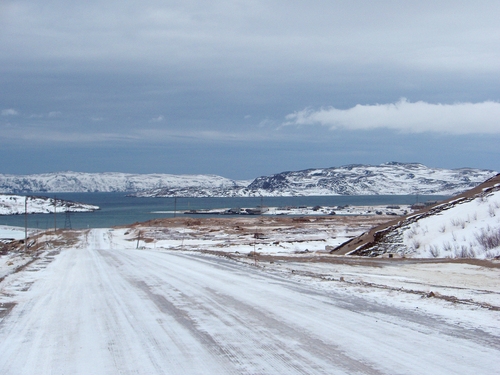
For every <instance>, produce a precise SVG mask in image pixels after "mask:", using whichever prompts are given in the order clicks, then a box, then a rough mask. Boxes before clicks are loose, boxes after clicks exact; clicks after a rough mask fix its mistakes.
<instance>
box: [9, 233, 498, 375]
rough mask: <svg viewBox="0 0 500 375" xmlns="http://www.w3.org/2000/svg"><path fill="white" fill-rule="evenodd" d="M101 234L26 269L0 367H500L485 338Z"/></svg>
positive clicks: (408, 370) (228, 370)
mask: <svg viewBox="0 0 500 375" xmlns="http://www.w3.org/2000/svg"><path fill="white" fill-rule="evenodd" d="M108 234H109V232H107V231H106V230H102V229H96V230H92V231H91V232H90V234H89V236H88V243H87V244H86V245H85V246H83V247H80V248H72V249H66V250H62V251H61V252H60V254H59V255H57V256H56V257H55V259H54V261H53V262H52V263H50V264H49V265H48V266H47V267H46V268H43V269H40V270H38V271H37V272H32V274H31V275H28V276H25V277H30V278H31V279H30V280H31V282H32V284H31V286H30V288H29V289H28V290H26V291H20V292H17V294H16V295H15V296H14V297H13V298H14V299H16V303H17V305H16V306H15V307H14V308H13V309H12V311H11V312H10V313H9V314H8V315H6V317H5V318H4V319H3V320H2V322H1V323H0V353H1V355H0V373H1V374H16V375H18V374H39V375H41V374H94V375H96V374H423V373H428V374H431V373H432V374H472V373H474V374H494V373H499V370H498V357H499V354H500V341H499V339H498V337H496V336H494V335H493V334H491V333H487V332H484V331H481V330H478V329H467V328H463V327H461V326H458V325H453V324H450V323H449V322H445V321H442V320H440V319H438V318H436V317H432V316H430V315H427V314H423V313H420V312H418V311H411V310H408V309H405V310H403V309H398V308H395V307H391V306H389V305H388V304H385V303H384V302H383V301H380V302H379V303H375V302H373V301H369V300H368V299H364V298H363V295H349V294H346V293H340V292H338V291H336V290H335V289H334V288H332V289H329V290H324V289H321V288H317V287H315V286H314V284H310V283H307V282H300V281H299V280H297V279H294V278H290V277H287V276H286V275H281V274H279V273H277V272H276V273H273V272H269V271H263V270H262V269H259V268H256V267H252V266H250V265H248V264H242V263H238V262H234V261H231V260H227V259H225V258H220V257H213V256H206V255H201V254H196V253H183V252H167V251H157V250H130V249H129V250H125V249H120V248H114V247H116V245H115V246H113V244H112V242H111V241H110V236H109V235H108ZM25 272H26V273H28V271H25ZM22 277H24V276H22V275H20V276H18V279H17V282H18V283H21V282H22ZM338 285H341V284H340V283H339V284H338ZM339 288H340V286H339Z"/></svg>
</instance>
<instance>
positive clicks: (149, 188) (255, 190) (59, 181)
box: [0, 162, 496, 197]
mask: <svg viewBox="0 0 500 375" xmlns="http://www.w3.org/2000/svg"><path fill="white" fill-rule="evenodd" d="M495 174H496V172H494V171H490V170H481V169H472V168H462V169H454V170H450V169H439V168H429V167H426V166H424V165H422V164H417V163H396V162H391V163H386V164H381V165H377V166H373V165H359V164H357V165H346V166H342V167H334V168H316V169H307V170H302V171H296V172H282V173H278V174H275V175H271V176H263V177H258V178H256V179H255V180H253V181H242V180H231V179H228V178H224V177H221V176H216V175H169V174H127V173H79V172H61V173H47V174H39V175H25V176H17V175H0V193H1V192H9V193H19V192H129V193H131V194H130V195H133V196H137V197H260V196H269V197H272V196H275V197H278V196H321V195H377V194H378V195H392V194H397V195H411V194H427V195H432V194H435V195H454V194H457V193H460V192H463V191H465V190H468V189H470V188H472V187H474V186H477V185H478V184H480V183H482V182H483V181H485V180H487V179H488V178H490V177H492V176H494V175H495Z"/></svg>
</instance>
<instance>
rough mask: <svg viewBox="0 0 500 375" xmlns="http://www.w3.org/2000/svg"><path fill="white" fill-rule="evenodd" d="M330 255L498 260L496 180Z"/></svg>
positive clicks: (499, 183) (499, 195)
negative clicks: (394, 255) (391, 255)
mask: <svg viewBox="0 0 500 375" xmlns="http://www.w3.org/2000/svg"><path fill="white" fill-rule="evenodd" d="M332 253H335V254H351V255H364V256H379V255H383V254H386V253H389V254H397V255H400V256H405V257H415V258H480V259H492V258H498V257H500V174H498V175H496V176H495V177H493V178H491V179H489V180H488V181H486V182H485V183H483V184H481V185H479V186H478V187H476V188H474V189H471V190H469V191H467V192H465V193H463V194H461V195H458V196H456V197H453V198H451V199H449V200H447V201H445V202H443V203H441V204H437V205H435V206H433V207H430V208H429V209H426V210H423V211H420V212H417V213H415V214H412V215H409V216H407V217H405V218H403V219H398V220H395V221H392V222H390V223H386V224H384V225H381V226H378V227H375V228H373V229H372V230H370V231H369V232H367V233H365V234H363V235H362V236H360V237H358V238H355V239H353V240H351V241H349V242H347V243H345V244H343V245H341V246H339V247H337V248H336V249H334V250H333V251H332Z"/></svg>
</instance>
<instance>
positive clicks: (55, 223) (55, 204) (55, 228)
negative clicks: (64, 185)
mask: <svg viewBox="0 0 500 375" xmlns="http://www.w3.org/2000/svg"><path fill="white" fill-rule="evenodd" d="M56 202H57V198H56V196H55V195H54V233H57V218H56V215H57V203H56Z"/></svg>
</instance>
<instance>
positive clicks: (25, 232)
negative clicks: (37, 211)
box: [24, 196, 28, 252]
mask: <svg viewBox="0 0 500 375" xmlns="http://www.w3.org/2000/svg"><path fill="white" fill-rule="evenodd" d="M24 251H25V252H26V251H28V196H25V197H24Z"/></svg>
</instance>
